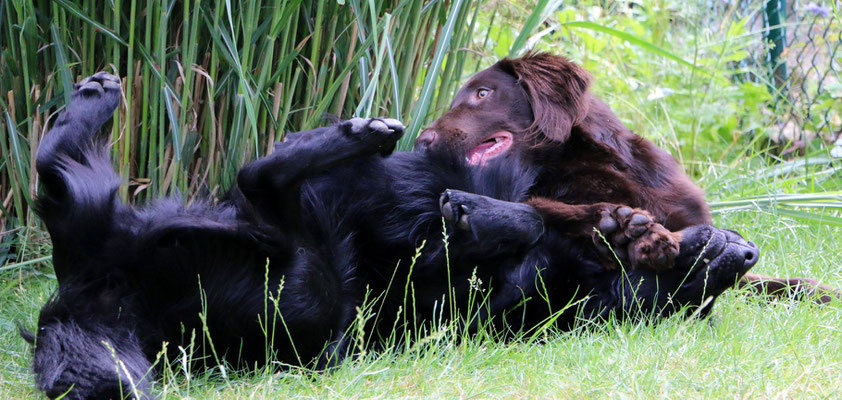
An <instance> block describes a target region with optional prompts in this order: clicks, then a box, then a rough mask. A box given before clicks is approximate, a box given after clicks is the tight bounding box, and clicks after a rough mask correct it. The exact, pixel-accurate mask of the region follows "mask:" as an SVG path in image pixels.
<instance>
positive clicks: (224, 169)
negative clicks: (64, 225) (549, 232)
mask: <svg viewBox="0 0 842 400" xmlns="http://www.w3.org/2000/svg"><path fill="white" fill-rule="evenodd" d="M480 2H481V1H480V0H455V1H430V2H426V3H425V2H419V1H411V0H363V1H361V0H350V1H348V2H333V1H327V2H324V1H319V2H308V1H301V0H261V1H250V2H230V1H221V0H187V1H181V2H176V1H173V0H115V1H111V2H106V3H102V4H100V3H98V2H94V1H90V0H84V1H81V2H71V1H68V0H56V1H48V0H8V1H4V2H2V3H0V4H1V5H2V8H3V10H2V13H0V48H2V49H3V52H2V55H0V57H2V58H1V59H0V61H2V65H3V66H4V67H3V68H2V70H1V71H0V94H2V96H0V107H2V116H3V118H2V122H0V130H2V134H0V135H2V136H0V151H1V152H2V154H0V155H2V156H3V160H4V161H3V162H2V163H0V195H2V200H6V199H8V200H9V201H7V202H4V203H3V206H4V207H3V208H2V210H3V215H2V221H0V223H2V224H3V226H14V225H17V224H30V223H32V222H33V221H34V218H33V217H32V213H31V212H30V205H31V200H32V194H33V192H34V191H35V188H36V187H37V177H35V176H34V175H33V172H31V171H32V169H31V167H32V160H33V159H34V158H33V157H32V156H33V155H34V153H35V151H36V149H37V143H38V142H39V141H40V139H41V136H42V135H43V134H44V132H45V131H47V129H45V128H48V125H49V124H48V123H49V122H50V117H51V116H54V113H55V112H57V111H59V110H60V109H61V108H62V107H64V105H65V104H66V103H67V102H68V100H69V97H70V91H71V90H72V85H73V83H74V82H75V81H77V80H78V79H80V78H81V77H83V76H86V75H89V74H91V73H93V72H96V71H99V70H107V71H109V72H111V73H115V74H118V75H119V76H120V77H121V78H122V79H123V84H124V93H125V104H124V105H122V106H121V108H120V109H119V110H118V111H117V113H116V116H115V119H114V126H113V128H112V131H111V137H112V141H113V144H114V146H113V148H112V151H113V159H114V160H115V164H116V165H115V167H116V169H117V171H118V172H119V173H120V174H121V175H122V176H124V177H126V178H128V183H129V185H128V190H127V191H126V192H125V193H123V196H124V197H125V198H127V199H128V200H130V201H137V200H142V199H145V198H149V197H154V196H158V195H161V194H169V193H174V192H180V193H205V194H220V192H221V191H222V190H224V189H225V188H227V187H229V186H230V185H231V184H232V182H233V180H234V178H235V176H236V171H237V170H238V169H239V168H240V166H241V165H242V164H243V163H244V162H247V161H248V160H251V159H253V158H255V157H258V156H261V155H263V154H266V153H267V152H268V151H271V148H272V143H273V142H274V141H277V140H280V139H282V138H283V134H284V132H286V131H295V130H302V129H308V128H312V127H315V126H318V125H322V124H325V123H326V122H327V120H326V119H325V116H326V114H328V113H330V114H335V115H337V116H338V117H341V118H349V117H352V116H355V115H363V116H378V115H383V116H390V117H394V118H399V119H401V120H403V121H406V122H407V123H408V124H410V126H411V127H412V128H411V129H410V131H409V132H408V134H407V139H406V140H405V141H404V142H403V145H402V146H403V148H407V147H408V146H409V144H411V140H412V138H413V137H414V135H415V133H416V132H417V131H418V129H419V128H420V127H422V126H424V124H425V118H426V116H427V115H428V114H430V112H429V111H431V110H433V109H435V108H436V107H435V106H434V105H437V104H447V101H446V100H447V99H449V98H450V96H451V91H452V90H453V89H454V87H455V86H456V82H458V80H459V78H460V77H461V76H462V75H463V72H462V69H463V67H464V65H465V63H464V59H465V58H466V57H468V56H470V55H471V53H469V52H465V51H457V50H456V49H468V48H470V47H471V45H472V41H471V30H473V29H474V27H475V24H474V23H473V22H474V21H475V19H476V15H477V6H478V5H479V3H480ZM472 16H473V20H472V19H471V17H472ZM439 78H440V79H441V83H440V84H438V86H437V82H439ZM422 85H423V88H424V90H423V91H422V90H421V88H422ZM439 98H442V99H444V101H439V100H438V99H439ZM431 105H433V106H431ZM416 116H420V117H416Z"/></svg>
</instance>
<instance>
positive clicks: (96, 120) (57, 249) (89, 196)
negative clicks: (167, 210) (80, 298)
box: [35, 72, 121, 283]
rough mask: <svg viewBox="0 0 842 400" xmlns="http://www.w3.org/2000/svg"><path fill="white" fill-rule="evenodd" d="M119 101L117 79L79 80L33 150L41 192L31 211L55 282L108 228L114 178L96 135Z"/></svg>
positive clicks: (115, 202) (79, 263) (86, 256)
mask: <svg viewBox="0 0 842 400" xmlns="http://www.w3.org/2000/svg"><path fill="white" fill-rule="evenodd" d="M120 97H121V95H120V78H118V77H116V76H114V75H110V74H107V73H104V72H100V73H98V74H96V75H94V76H91V77H89V78H85V79H84V80H82V82H80V83H79V84H77V85H76V90H74V91H73V94H72V95H71V96H70V104H68V105H67V108H66V109H65V111H64V112H62V113H61V115H59V117H58V119H57V120H56V122H55V123H54V124H53V127H52V129H51V130H50V133H49V134H47V135H46V136H45V137H44V139H43V140H42V141H41V144H40V147H39V149H38V158H37V161H36V164H35V166H36V169H37V171H38V175H39V179H40V181H41V188H42V190H41V193H40V195H39V196H38V204H37V211H38V215H39V216H40V217H41V218H42V219H43V220H44V222H45V224H46V226H47V229H48V230H49V232H50V236H51V239H52V241H53V253H54V257H53V263H54V266H55V271H56V276H57V278H58V281H59V283H61V282H62V281H63V280H64V279H65V277H66V276H67V275H68V274H69V273H72V272H74V271H76V269H77V268H82V267H84V265H85V264H87V263H86V261H87V260H90V259H91V258H95V257H96V254H92V250H93V249H97V248H100V247H101V246H102V244H103V243H104V242H105V241H106V239H107V238H108V236H109V234H110V233H111V230H112V228H113V226H112V225H113V215H114V213H115V212H116V209H117V208H118V207H119V205H120V204H119V199H118V198H117V196H116V193H117V189H118V188H119V186H120V178H119V176H117V174H116V173H115V172H114V169H113V168H112V167H111V160H110V158H109V156H108V151H107V135H102V136H100V135H97V132H98V131H99V129H100V128H101V127H102V125H103V124H105V122H107V121H108V120H109V119H110V118H111V115H112V114H113V112H114V109H115V108H116V107H117V105H119V104H120ZM71 263H73V264H75V265H70V264H71Z"/></svg>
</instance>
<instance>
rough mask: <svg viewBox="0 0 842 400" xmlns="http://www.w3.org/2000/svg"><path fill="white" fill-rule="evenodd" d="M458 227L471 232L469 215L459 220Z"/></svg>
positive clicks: (463, 215) (464, 215)
mask: <svg viewBox="0 0 842 400" xmlns="http://www.w3.org/2000/svg"><path fill="white" fill-rule="evenodd" d="M456 227H457V228H459V229H461V230H463V231H470V230H471V224H470V223H469V222H468V214H462V216H461V217H460V218H459V222H457V223H456Z"/></svg>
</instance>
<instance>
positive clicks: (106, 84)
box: [67, 72, 122, 127]
mask: <svg viewBox="0 0 842 400" xmlns="http://www.w3.org/2000/svg"><path fill="white" fill-rule="evenodd" d="M121 93H122V88H121V87H120V78H119V77H117V76H115V75H111V74H109V73H107V72H97V73H96V74H94V75H93V76H89V77H87V78H85V79H82V81H81V82H79V83H77V84H76V85H74V91H73V94H71V96H70V104H69V105H68V106H67V112H68V113H71V114H74V115H75V116H78V117H82V118H84V119H86V120H87V121H90V122H91V123H92V124H93V125H94V126H97V127H98V126H101V125H102V124H104V123H105V122H106V121H108V120H109V119H110V118H111V115H112V114H114V110H115V109H116V108H117V106H118V105H120V98H121Z"/></svg>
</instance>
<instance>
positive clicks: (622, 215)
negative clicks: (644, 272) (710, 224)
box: [594, 206, 681, 270]
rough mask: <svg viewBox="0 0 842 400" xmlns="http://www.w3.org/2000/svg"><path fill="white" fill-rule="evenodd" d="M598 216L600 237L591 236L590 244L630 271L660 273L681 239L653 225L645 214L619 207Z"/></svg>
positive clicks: (672, 259)
mask: <svg viewBox="0 0 842 400" xmlns="http://www.w3.org/2000/svg"><path fill="white" fill-rule="evenodd" d="M600 215H601V218H600V221H599V225H598V226H597V228H598V229H599V231H600V233H602V236H600V235H599V234H594V244H595V245H596V247H597V249H598V250H599V251H600V252H601V253H602V254H603V255H605V256H606V257H608V258H610V259H611V260H610V261H616V260H615V259H614V258H615V256H616V259H619V261H620V262H621V263H622V264H623V265H624V266H626V267H627V268H631V269H637V268H640V267H646V268H651V269H655V270H663V269H668V268H670V267H671V266H672V264H673V262H674V260H675V257H676V256H677V255H678V243H679V241H680V240H681V237H680V235H679V234H675V233H672V232H670V231H669V230H667V229H666V228H664V227H663V226H662V225H661V224H659V223H657V222H655V219H654V218H653V217H652V215H650V214H649V213H648V212H647V211H645V210H641V209H637V208H635V209H632V208H630V207H625V206H621V207H616V208H615V209H613V210H603V211H601V212H600ZM603 237H605V239H604V240H603ZM606 241H607V242H608V243H606ZM609 246H610V248H609ZM612 250H613V254H612Z"/></svg>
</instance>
